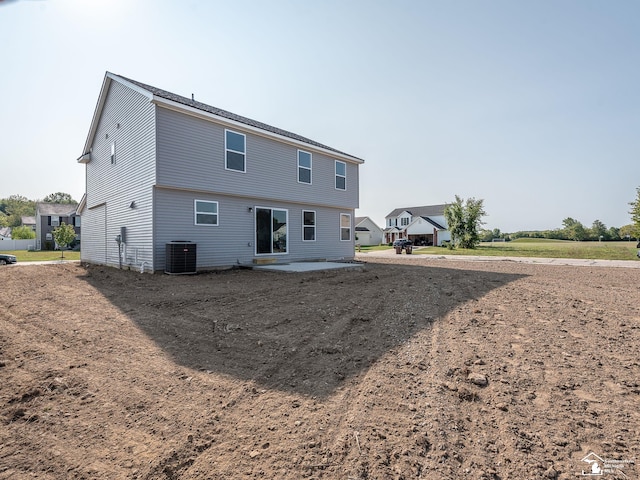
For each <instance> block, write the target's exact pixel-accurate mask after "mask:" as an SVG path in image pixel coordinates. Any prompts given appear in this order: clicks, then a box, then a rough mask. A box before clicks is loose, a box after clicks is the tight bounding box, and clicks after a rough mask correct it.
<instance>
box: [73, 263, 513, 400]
mask: <svg viewBox="0 0 640 480" xmlns="http://www.w3.org/2000/svg"><path fill="white" fill-rule="evenodd" d="M521 277H522V275H514V274H504V273H496V272H485V271H469V270H460V269H448V268H440V267H432V266H429V267H424V266H414V265H411V266H409V265H382V264H375V263H370V264H367V266H366V268H365V270H364V271H329V272H312V273H304V274H283V273H273V272H259V271H248V270H234V271H228V272H223V273H207V274H199V275H195V276H168V275H161V274H158V275H141V274H138V273H134V272H127V271H120V270H116V269H111V268H103V267H91V268H89V270H88V271H87V276H86V281H87V282H88V283H89V284H90V285H92V286H93V287H95V288H96V289H97V290H98V291H100V292H101V293H102V294H104V295H105V296H106V297H107V298H108V299H109V300H110V301H111V302H112V303H113V304H114V305H115V306H116V307H118V308H119V309H120V310H121V311H123V312H124V313H125V314H126V315H127V316H128V317H129V318H130V319H131V320H132V321H133V322H135V323H136V324H137V325H138V326H139V328H140V329H142V331H144V332H145V333H146V334H147V335H148V336H149V337H150V338H151V339H153V341H154V342H155V343H156V344H157V345H158V346H159V347H160V348H161V349H162V350H163V351H164V352H166V353H167V354H169V355H171V357H172V358H173V359H174V360H175V362H177V363H178V364H180V365H182V366H184V367H188V368H193V369H199V370H205V371H211V372H214V373H220V374H224V375H230V376H233V377H236V378H240V379H243V380H250V381H255V382H256V383H257V384H258V388H261V387H264V388H276V389H279V390H282V391H289V392H294V393H302V394H304V395H309V396H317V397H326V396H328V395H330V394H331V393H333V392H334V391H335V389H336V388H337V387H339V386H340V385H341V384H342V383H343V382H344V381H345V380H346V379H349V378H351V377H353V376H356V375H359V374H361V373H363V372H365V371H366V369H367V368H368V367H369V366H370V365H372V364H373V363H374V362H376V361H377V360H379V359H380V358H381V357H383V356H384V355H385V354H387V353H388V352H389V351H390V350H392V349H394V348H395V347H398V346H399V345H402V344H403V343H405V342H406V341H407V340H409V339H410V338H411V337H412V336H413V335H415V334H416V333H417V332H419V331H421V330H424V329H428V328H430V326H431V324H432V322H433V321H434V320H436V319H438V318H440V317H442V316H443V315H445V314H446V313H448V312H450V311H452V310H454V309H457V308H470V309H473V308H474V306H473V303H474V300H476V299H478V298H480V297H482V296H483V295H485V294H487V293H488V292H489V291H491V290H493V289H496V288H501V287H504V286H505V285H507V284H509V283H510V282H514V281H516V280H518V279H519V278H521Z"/></svg>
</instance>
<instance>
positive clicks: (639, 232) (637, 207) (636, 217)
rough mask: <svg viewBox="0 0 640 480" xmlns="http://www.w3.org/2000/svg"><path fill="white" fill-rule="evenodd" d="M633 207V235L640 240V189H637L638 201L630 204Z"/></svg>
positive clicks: (631, 212) (631, 211)
mask: <svg viewBox="0 0 640 480" xmlns="http://www.w3.org/2000/svg"><path fill="white" fill-rule="evenodd" d="M629 205H631V210H630V211H629V213H630V214H631V225H633V227H632V230H631V235H632V236H633V237H636V238H640V187H638V188H636V199H635V200H634V201H633V202H629Z"/></svg>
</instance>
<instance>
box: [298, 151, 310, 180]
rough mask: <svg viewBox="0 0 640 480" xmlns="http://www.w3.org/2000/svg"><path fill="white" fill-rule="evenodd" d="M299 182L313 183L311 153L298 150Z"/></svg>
mask: <svg viewBox="0 0 640 480" xmlns="http://www.w3.org/2000/svg"><path fill="white" fill-rule="evenodd" d="M298 182H300V183H309V184H310V183H311V154H310V153H309V152H305V151H304V150H298Z"/></svg>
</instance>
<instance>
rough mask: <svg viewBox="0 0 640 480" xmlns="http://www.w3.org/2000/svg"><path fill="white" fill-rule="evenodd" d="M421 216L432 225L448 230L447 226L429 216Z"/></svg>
mask: <svg viewBox="0 0 640 480" xmlns="http://www.w3.org/2000/svg"><path fill="white" fill-rule="evenodd" d="M420 218H422V219H424V220H426V221H427V222H429V223H430V224H431V225H433V226H434V227H436V228H437V229H439V230H446V228H445V227H443V226H442V225H440V224H439V223H438V222H436V221H434V220H432V219H430V218H429V217H425V216H422V215H421V216H420Z"/></svg>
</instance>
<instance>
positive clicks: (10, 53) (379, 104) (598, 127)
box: [0, 0, 640, 232]
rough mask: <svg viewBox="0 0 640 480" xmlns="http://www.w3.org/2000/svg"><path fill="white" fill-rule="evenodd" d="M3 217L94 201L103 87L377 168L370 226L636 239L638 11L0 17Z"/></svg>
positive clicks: (462, 6) (69, 0)
mask: <svg viewBox="0 0 640 480" xmlns="http://www.w3.org/2000/svg"><path fill="white" fill-rule="evenodd" d="M0 32H1V34H2V39H3V47H2V49H0V61H1V66H2V75H0V132H2V135H1V138H2V140H1V141H0V163H1V165H2V170H3V172H4V175H3V180H2V182H1V183H0V198H1V197H6V196H9V195H12V194H21V195H24V196H26V197H28V198H32V199H36V198H42V197H44V196H45V195H47V194H49V193H52V192H56V191H63V192H68V193H71V194H72V195H73V196H74V197H75V198H76V199H80V197H81V196H82V193H83V191H84V166H82V165H80V164H77V163H76V159H77V158H78V157H79V156H80V154H81V153H82V148H83V146H84V142H85V139H86V136H87V132H88V129H89V124H90V121H91V117H92V115H93V111H94V109H95V105H96V101H97V98H98V94H99V91H100V87H101V84H102V80H103V77H104V74H105V71H107V70H108V71H111V72H114V73H117V74H121V75H124V76H127V77H129V78H133V79H136V80H139V81H141V82H145V83H148V84H151V85H154V86H156V87H159V88H163V89H165V90H169V91H172V92H174V93H178V94H182V95H185V96H189V95H191V94H192V93H193V94H195V97H196V99H198V100H200V101H202V102H205V103H208V104H210V105H214V106H217V107H220V108H224V109H227V110H230V111H232V112H234V113H238V114H240V115H244V116H247V117H250V118H253V119H256V120H259V121H262V122H265V123H268V124H271V125H274V126H277V127H280V128H284V129H287V130H290V131H293V132H295V133H298V134H300V135H304V136H307V137H309V138H312V139H314V140H316V141H319V142H322V143H324V144H326V145H329V146H332V147H334V148H337V149H339V150H342V151H345V152H347V153H350V154H352V155H355V156H357V157H360V158H363V159H365V162H366V163H365V164H364V165H363V166H361V168H360V173H361V175H360V209H359V210H357V212H356V214H357V215H368V216H370V217H372V218H373V219H374V220H375V221H376V222H378V223H379V224H381V225H382V223H383V221H384V216H385V215H386V214H387V213H389V212H390V211H391V210H393V209H394V208H396V207H404V206H412V205H430V204H438V203H446V202H449V201H452V200H453V199H454V196H455V195H459V196H461V197H463V198H467V197H475V198H482V199H484V201H485V210H486V211H487V213H488V216H487V217H485V222H486V227H488V228H499V229H501V230H502V231H503V232H513V231H517V230H529V229H532V230H535V229H552V228H558V227H561V225H562V220H563V219H564V218H566V217H573V218H575V219H577V220H579V221H581V222H582V223H583V224H585V225H586V226H590V225H591V223H592V222H593V221H594V220H596V219H598V220H600V221H602V222H604V223H605V224H606V225H607V226H617V227H619V226H622V225H625V224H628V223H630V215H629V213H628V211H629V205H628V202H630V201H632V200H634V199H635V196H636V192H635V189H636V187H638V186H640V94H639V89H638V86H639V85H640V2H638V1H636V0H611V1H591V0H536V1H533V0H531V1H515V0H506V1H501V0H486V1H480V0H460V1H456V0H447V1H444V0H440V1H430V0H423V1H418V0H413V1H408V0H394V1H375V0H369V1H364V0H353V1H349V0H323V1H313V2H311V1H307V0H295V1H294V0H270V1H258V0H253V1H249V0H234V1H224V2H223V1H217V0H201V1H195V0H194V1H189V0H181V1H165V0H14V1H7V0H0Z"/></svg>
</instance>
